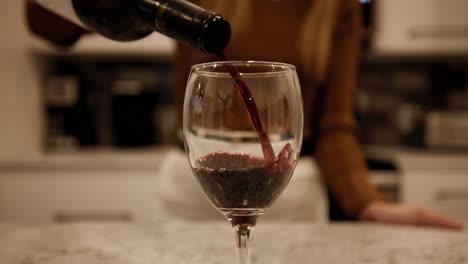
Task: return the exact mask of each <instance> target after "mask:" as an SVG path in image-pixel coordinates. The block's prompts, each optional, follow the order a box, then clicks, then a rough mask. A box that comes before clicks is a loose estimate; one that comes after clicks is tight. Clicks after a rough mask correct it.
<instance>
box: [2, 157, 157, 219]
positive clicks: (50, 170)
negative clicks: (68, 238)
mask: <svg viewBox="0 0 468 264" xmlns="http://www.w3.org/2000/svg"><path fill="white" fill-rule="evenodd" d="M160 159H161V153H160V152H158V151H156V152H148V153H144V154H143V153H136V154H135V153H120V154H115V153H113V152H112V153H104V154H96V153H95V154H90V153H82V154H64V155H60V154H53V155H49V156H47V155H46V156H45V157H43V158H41V159H40V160H36V161H18V162H2V163H1V164H0V221H20V222H73V221H82V220H87V221H100V220H107V221H133V220H134V221H149V220H151V219H153V218H154V217H156V214H157V213H158V212H160V211H161V210H160V209H159V203H158V202H157V201H158V198H157V197H158V188H157V186H158V185H157V177H156V175H157V168H158V166H159V162H160Z"/></svg>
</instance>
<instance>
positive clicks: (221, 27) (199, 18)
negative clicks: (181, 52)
mask: <svg viewBox="0 0 468 264" xmlns="http://www.w3.org/2000/svg"><path fill="white" fill-rule="evenodd" d="M138 8H139V10H140V12H141V16H142V18H144V19H145V20H146V21H147V22H148V23H151V24H152V26H153V28H154V30H155V31H157V32H160V33H162V34H164V35H167V36H169V37H171V38H174V39H176V40H178V41H182V42H185V43H188V44H190V45H192V46H194V47H197V48H199V49H200V50H202V51H203V52H205V53H219V52H221V51H222V50H223V49H224V48H225V47H226V46H227V44H228V43H229V40H230V36H231V27H230V25H229V23H228V22H227V21H226V20H225V19H224V18H223V17H221V16H220V15H218V14H216V13H214V12H211V11H208V10H205V9H203V8H202V7H199V6H197V5H195V4H193V3H191V2H188V1H185V0H140V1H139V5H138Z"/></svg>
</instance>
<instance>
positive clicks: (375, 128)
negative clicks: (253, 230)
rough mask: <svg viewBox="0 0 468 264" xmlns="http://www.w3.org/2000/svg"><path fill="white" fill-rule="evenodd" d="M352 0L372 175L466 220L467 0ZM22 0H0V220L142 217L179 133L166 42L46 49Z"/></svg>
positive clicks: (401, 197) (386, 188) (399, 196)
mask: <svg viewBox="0 0 468 264" xmlns="http://www.w3.org/2000/svg"><path fill="white" fill-rule="evenodd" d="M356 1H357V0H356ZM360 2H361V3H362V8H363V12H364V15H365V32H366V35H365V41H364V43H363V54H362V59H361V69H360V75H359V83H358V90H357V92H356V101H355V102H356V116H357V118H358V120H359V122H360V125H361V129H360V132H359V133H360V134H359V137H360V140H361V142H362V144H363V145H364V146H365V148H364V149H365V152H366V156H367V161H368V164H369V167H370V168H371V177H372V181H373V182H375V183H376V184H377V185H378V187H379V188H380V189H381V190H382V191H383V192H384V193H385V195H387V197H388V198H389V199H391V200H395V201H404V202H411V203H417V204H419V205H423V206H427V207H430V208H433V209H435V210H438V211H441V212H443V213H446V214H448V215H451V216H454V217H458V218H461V219H463V220H465V221H468V19H467V18H466V11H467V10H468V1H467V0H412V1H405V0H374V1H366V0H360ZM22 8H23V3H22V1H3V2H1V3H0V27H1V32H2V34H3V36H2V40H1V42H0V54H1V55H0V58H1V62H0V76H1V78H0V80H1V81H2V87H1V88H0V220H6V221H77V220H119V221H120V220H122V221H128V220H144V219H149V218H152V217H154V214H157V212H161V210H159V209H160V208H159V209H158V208H156V207H158V206H161V207H164V206H165V205H160V203H158V202H157V201H156V200H157V196H158V195H157V194H155V192H157V191H156V190H157V188H156V185H157V186H164V183H161V182H160V181H158V180H157V179H155V178H157V177H159V176H158V173H157V172H161V170H160V169H161V166H162V165H163V164H162V163H163V162H164V159H165V158H167V156H168V152H171V151H172V149H173V148H174V147H173V146H174V144H177V142H178V141H177V139H178V134H177V130H176V124H175V122H176V120H175V112H174V107H173V104H172V101H173V91H172V89H171V87H172V85H173V81H172V74H173V68H172V64H171V54H172V53H173V43H172V42H171V41H170V40H169V39H167V38H165V37H163V36H161V35H158V34H153V35H151V36H150V37H148V38H146V39H143V40H141V41H137V42H134V43H130V44H129V43H117V42H112V41H109V40H106V39H103V38H101V37H99V36H96V35H90V36H87V37H85V38H83V39H82V40H81V41H80V42H79V43H78V44H77V45H76V46H75V47H74V48H73V49H71V50H68V51H59V50H54V49H52V48H50V47H48V46H47V45H46V44H44V43H42V42H40V41H38V40H36V39H33V38H32V37H31V36H30V35H29V33H28V32H27V30H26V27H25V25H24V17H23V13H22ZM293 177H294V176H293ZM181 189H183V188H181ZM174 191H178V190H174ZM161 192H168V190H162V191H161ZM181 192H182V191H181ZM304 199H307V197H306V196H304ZM205 202H206V201H205ZM325 203H326V202H325ZM174 204H176V203H172V204H171V206H174ZM320 208H322V209H317V210H319V211H320V210H322V211H323V207H320ZM181 211H183V210H182V209H181ZM322 218H323V217H322ZM325 218H326V217H325Z"/></svg>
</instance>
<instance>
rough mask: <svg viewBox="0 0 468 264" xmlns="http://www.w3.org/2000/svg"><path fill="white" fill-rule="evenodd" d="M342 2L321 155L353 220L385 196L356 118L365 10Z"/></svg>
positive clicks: (331, 187) (321, 120) (322, 121)
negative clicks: (371, 172) (371, 175)
mask: <svg viewBox="0 0 468 264" xmlns="http://www.w3.org/2000/svg"><path fill="white" fill-rule="evenodd" d="M339 2H340V8H339V9H340V10H339V12H338V14H337V24H336V26H335V32H334V35H333V37H334V39H333V41H332V43H333V47H332V50H331V57H330V62H329V63H330V64H329V71H328V72H329V73H328V75H327V78H326V81H325V83H324V87H323V88H324V90H323V93H324V94H323V96H322V98H321V100H322V101H321V104H322V110H321V114H320V117H319V123H318V130H317V133H318V135H317V144H316V148H315V157H316V160H317V163H318V166H319V168H320V170H321V173H322V175H323V177H324V180H325V182H326V184H327V186H328V188H329V190H330V192H331V195H332V196H333V197H334V199H335V200H337V202H338V203H339V204H340V206H341V208H342V209H343V211H344V213H345V214H346V215H347V216H349V217H351V218H355V217H357V216H358V214H359V213H360V211H361V210H362V209H363V208H364V207H365V206H366V205H367V204H368V203H369V202H371V201H372V200H375V199H380V194H379V193H378V191H377V190H376V188H375V186H373V185H372V184H371V183H370V182H369V179H368V171H367V167H366V164H365V162H364V157H363V154H362V152H361V150H360V146H359V144H358V141H357V137H356V130H357V127H356V121H355V119H354V109H353V108H354V90H355V85H356V77H357V68H358V60H359V50H360V44H361V31H362V24H361V14H360V9H359V8H360V7H359V4H358V2H357V1H349V0H343V1H339Z"/></svg>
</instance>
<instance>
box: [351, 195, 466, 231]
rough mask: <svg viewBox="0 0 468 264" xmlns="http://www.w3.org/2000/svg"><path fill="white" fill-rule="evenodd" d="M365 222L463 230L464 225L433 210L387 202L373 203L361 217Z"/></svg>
mask: <svg viewBox="0 0 468 264" xmlns="http://www.w3.org/2000/svg"><path fill="white" fill-rule="evenodd" d="M359 218H360V219H361V220H364V221H377V222H382V223H390V224H402V225H418V226H432V227H439V228H447V229H455V230H461V229H463V228H464V224H463V222H461V221H458V220H455V219H451V218H449V217H446V216H444V215H441V214H439V213H436V212H434V211H432V210H429V209H426V208H421V207H417V206H414V205H408V204H396V203H390V202H385V201H373V202H371V203H370V204H369V205H368V206H367V207H366V208H365V209H364V210H363V212H362V213H361V215H360V216H359Z"/></svg>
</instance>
